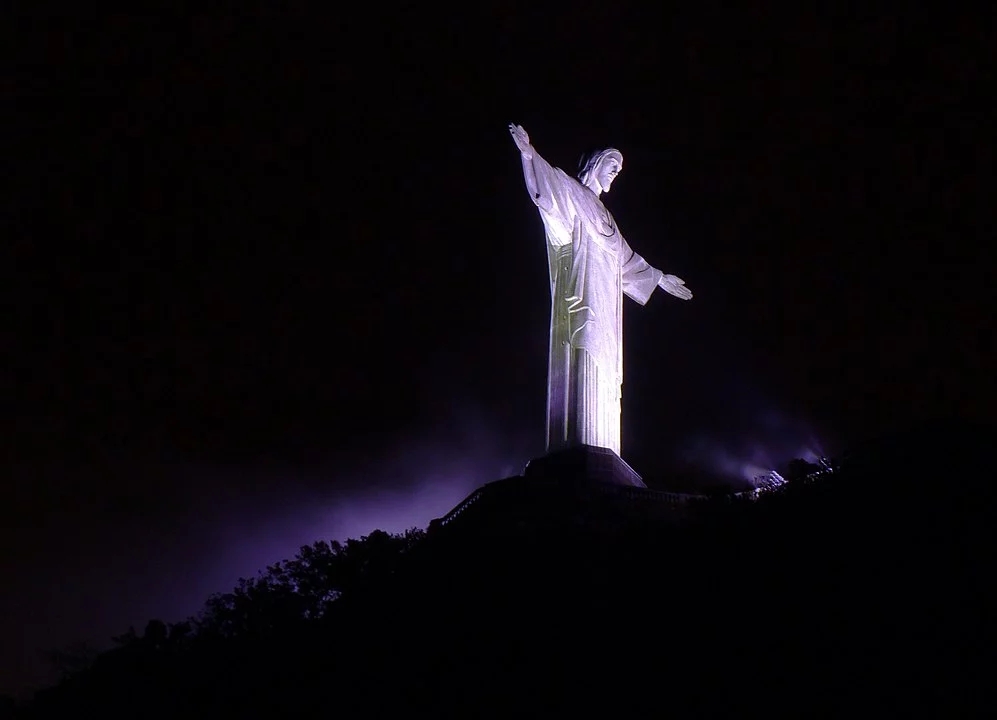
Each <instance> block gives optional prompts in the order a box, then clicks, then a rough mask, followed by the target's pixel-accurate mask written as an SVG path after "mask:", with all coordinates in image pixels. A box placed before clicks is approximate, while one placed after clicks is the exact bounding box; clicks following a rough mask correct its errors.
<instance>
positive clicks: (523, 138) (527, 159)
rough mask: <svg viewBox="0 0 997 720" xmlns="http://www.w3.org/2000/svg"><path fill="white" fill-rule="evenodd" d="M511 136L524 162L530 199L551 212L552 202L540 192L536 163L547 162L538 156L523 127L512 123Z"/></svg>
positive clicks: (524, 175) (510, 127)
mask: <svg viewBox="0 0 997 720" xmlns="http://www.w3.org/2000/svg"><path fill="white" fill-rule="evenodd" d="M509 134H510V135H512V140H513V142H514V143H516V147H518V148H519V154H520V157H521V158H522V160H523V178H524V179H525V180H526V190H527V191H528V192H529V193H530V198H531V199H532V200H533V202H534V203H536V204H537V205H539V206H540V207H542V208H544V209H545V210H550V209H551V207H552V206H553V203H552V200H551V198H549V197H547V196H546V195H545V194H543V193H541V192H540V183H539V182H538V181H537V171H536V167H535V163H537V162H540V163H543V164H546V161H545V160H544V159H543V158H542V157H540V155H539V154H537V151H536V149H535V148H534V147H533V146H532V145H531V144H530V136H529V135H528V134H527V133H526V130H525V129H523V126H522V125H516V124H515V123H510V124H509Z"/></svg>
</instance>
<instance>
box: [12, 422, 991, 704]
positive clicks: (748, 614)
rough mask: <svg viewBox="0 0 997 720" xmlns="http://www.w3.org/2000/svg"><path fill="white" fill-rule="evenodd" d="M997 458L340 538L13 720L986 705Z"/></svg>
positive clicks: (852, 458) (143, 642) (858, 469)
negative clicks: (667, 504)
mask: <svg viewBox="0 0 997 720" xmlns="http://www.w3.org/2000/svg"><path fill="white" fill-rule="evenodd" d="M994 437H995V436H994V434H993V432H992V431H991V430H989V429H986V431H985V430H984V429H983V428H979V427H968V426H964V425H958V424H953V423H946V424H936V425H933V426H931V427H926V428H922V429H920V430H918V431H916V432H909V433H906V434H903V435H897V436H893V437H888V438H883V439H880V440H877V441H875V442H870V443H868V444H867V445H864V446H861V447H858V448H855V449H854V450H853V451H852V452H850V453H848V454H847V455H845V456H843V457H842V458H841V459H840V463H839V465H838V467H837V468H836V469H835V471H834V472H825V473H822V474H817V475H801V476H799V477H795V478H792V479H791V481H790V482H789V483H787V484H786V485H784V486H782V487H781V488H778V489H777V490H774V491H772V492H769V493H766V494H762V495H759V496H757V497H745V496H721V495H713V496H711V497H710V498H709V499H704V500H700V501H696V502H693V503H690V504H689V505H688V507H686V509H685V511H684V512H683V513H682V514H681V517H678V516H676V520H675V522H667V521H661V520H660V519H658V520H654V519H651V518H650V517H649V516H648V515H647V514H646V513H643V512H642V511H639V510H628V509H627V507H628V506H626V505H625V504H616V505H613V504H612V503H608V504H607V503H604V502H600V501H598V500H592V501H590V502H588V503H587V504H586V503H585V502H574V501H573V502H568V503H564V504H563V505H560V506H559V505H557V504H556V503H555V504H548V505H543V506H542V509H541V510H537V511H536V512H533V513H525V514H519V515H515V514H514V513H510V514H505V515H503V513H502V512H496V513H493V514H492V515H491V516H489V517H490V519H489V520H488V521H487V522H485V521H484V520H481V521H478V520H475V518H474V517H472V516H471V515H468V519H467V522H463V523H457V522H454V523H450V524H448V525H447V526H445V527H440V526H439V525H437V526H434V527H433V528H431V529H430V530H429V531H428V532H423V531H420V530H412V531H409V532H407V533H404V534H400V535H389V534H386V533H383V532H374V533H371V534H370V535H369V536H366V537H364V538H362V539H359V540H350V541H347V542H345V543H342V544H340V543H327V542H324V541H320V542H316V543H314V544H313V545H311V546H307V547H304V548H302V549H301V551H300V552H299V553H298V555H297V556H295V558H293V559H291V560H288V561H285V562H282V563H278V564H276V565H274V566H271V567H269V568H267V570H266V571H264V572H263V573H261V574H260V575H259V576H258V577H256V578H251V579H247V580H244V581H242V582H241V583H240V584H239V586H238V587H237V588H235V589H234V590H233V591H232V592H229V593H224V594H219V595H216V596H213V597H212V598H210V599H209V600H208V602H207V603H206V605H205V608H204V611H203V612H202V613H201V615H200V616H198V617H197V618H192V619H190V620H189V621H185V622H181V623H176V624H166V623H164V622H161V621H159V620H153V621H150V622H149V623H148V625H147V627H146V628H144V630H143V631H142V632H141V633H136V632H129V633H126V634H125V635H123V636H121V637H118V638H116V639H115V641H116V647H115V648H114V649H112V650H110V651H107V652H104V653H101V654H100V655H98V656H97V657H96V658H95V659H91V660H89V661H87V662H86V663H83V665H84V667H76V668H73V667H69V666H68V664H67V667H66V676H65V677H64V679H63V680H62V681H61V682H60V683H59V684H57V685H56V686H54V687H52V688H48V689H46V690H43V691H40V692H39V693H38V694H37V695H36V697H35V699H34V701H33V702H32V703H31V704H30V706H28V707H25V708H20V709H16V710H15V709H14V708H12V707H7V708H6V710H4V709H3V706H0V716H2V714H3V713H6V715H7V716H11V717H32V718H50V717H51V718H54V717H70V716H72V715H78V714H81V713H83V714H89V713H93V714H94V715H95V716H97V715H98V714H103V715H108V714H115V715H116V714H122V716H124V715H125V714H128V715H129V716H133V717H144V718H160V717H162V718H166V717H216V716H219V715H221V716H236V715H238V716H241V717H254V718H256V717H259V718H269V717H306V718H310V717H316V718H318V717H333V716H339V717H343V716H346V717H353V716H363V717H377V716H381V715H384V714H387V713H396V712H399V711H403V712H409V713H416V712H417V713H432V714H433V715H435V716H446V717H469V716H473V717H500V716H501V717H508V716H509V715H510V714H516V715H530V716H532V715H550V714H557V715H567V714H569V713H576V712H586V713H592V712H607V711H608V712H612V713H614V714H616V715H620V716H630V715H636V714H637V713H640V714H644V713H647V712H655V713H666V712H683V713H690V712H710V713H728V712H729V713H738V714H740V713H743V712H745V711H746V710H748V709H752V708H757V709H768V710H784V711H789V712H795V713H800V714H806V715H810V714H814V713H817V714H845V713H847V714H852V713H855V712H875V711H877V710H878V711H897V710H914V709H918V710H925V709H928V708H938V709H946V710H950V711H951V710H959V709H979V708H981V707H982V706H983V705H985V704H986V703H987V702H988V701H989V698H988V696H987V690H986V688H987V687H988V685H989V676H990V667H992V665H990V664H988V658H989V656H990V643H989V640H988V639H987V632H988V629H989V627H990V625H991V624H992V620H991V619H990V618H992V608H993V607H994V604H993V601H994V597H993V593H992V591H991V590H990V581H989V579H988V576H989V575H990V573H991V571H992V567H993V551H992V549H991V545H992V540H991V535H992V529H991V528H992V523H991V520H992V515H993V512H992V509H991V505H990V504H989V501H988V495H989V484H990V482H991V481H990V476H991V475H992V471H990V470H989V466H990V464H991V462H992V461H991V459H990V457H989V455H990V453H991V448H992V447H993V441H994ZM632 507H634V508H636V507H640V503H635V504H634V505H633V506H632ZM503 517H505V518H506V519H507V520H508V522H503Z"/></svg>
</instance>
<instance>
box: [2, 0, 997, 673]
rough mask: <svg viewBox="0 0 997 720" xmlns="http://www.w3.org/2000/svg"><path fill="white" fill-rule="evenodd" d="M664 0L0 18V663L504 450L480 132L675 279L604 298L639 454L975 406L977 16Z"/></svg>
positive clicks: (984, 237)
mask: <svg viewBox="0 0 997 720" xmlns="http://www.w3.org/2000/svg"><path fill="white" fill-rule="evenodd" d="M361 5H363V4H361ZM695 5H696V7H697V8H699V9H697V10H695V11H686V12H683V13H676V14H673V15H664V14H662V15H659V14H657V11H648V14H642V13H640V12H636V11H633V10H630V9H628V7H627V3H620V2H612V3H602V4H597V5H590V6H589V5H579V6H572V5H563V4H562V7H563V9H564V14H556V13H554V12H547V11H541V10H537V9H536V8H535V7H534V6H532V5H530V4H525V5H523V6H522V7H521V8H518V9H513V6H512V5H511V4H506V3H503V4H501V7H502V9H501V10H499V9H495V8H491V9H480V10H475V11H470V10H468V11H466V12H463V13H456V14H449V15H448V14H442V13H441V12H439V11H436V10H433V9H431V8H430V7H428V6H427V5H426V4H413V5H410V6H409V7H408V9H406V10H401V9H398V8H391V7H388V6H385V5H382V4H378V3H371V4H369V7H370V9H369V10H363V9H358V8H357V7H355V6H354V7H351V9H350V10H349V12H348V14H339V13H337V12H336V11H333V10H331V9H324V10H315V9H310V8H307V7H306V6H305V5H304V4H300V3H254V4H242V3H240V4H237V5H236V4H234V5H233V6H232V9H233V12H232V13H231V14H227V15H218V16H214V17H208V16H201V17H189V16H181V15H159V14H148V15H134V16H113V17H106V18H97V17H92V16H86V17H85V16H79V17H70V16H68V15H60V16H58V17H56V16H52V17H47V18H43V17H40V16H32V17H27V16H26V15H25V16H24V17H20V18H13V19H12V20H13V22H14V23H16V27H18V28H19V30H20V36H19V39H18V42H17V43H16V44H15V45H14V46H13V50H14V58H13V61H11V62H10V63H9V68H11V69H12V72H8V73H7V74H6V77H5V79H4V95H5V96H6V97H7V98H8V104H7V107H6V110H7V112H5V121H6V122H5V124H6V125H7V127H6V130H5V132H4V133H3V135H4V147H5V151H4V156H5V158H6V159H7V163H6V166H7V172H6V173H5V174H6V175H7V179H8V183H10V181H13V187H11V186H10V185H9V184H8V188H9V189H8V191H7V193H6V194H5V199H4V203H3V206H4V216H3V222H4V226H3V243H2V247H3V257H2V258H0V260H2V264H0V267H3V269H4V270H5V271H6V272H5V273H4V278H5V280H4V283H3V285H4V291H5V292H4V295H5V299H4V300H3V318H4V323H3V327H4V328H5V330H4V338H5V340H6V342H5V343H4V345H5V348H6V349H5V352H4V359H5V361H6V362H5V363H4V365H5V366H6V369H5V372H4V381H3V388H4V390H3V393H4V403H3V407H4V416H5V417H4V421H5V424H4V432H3V439H4V442H3V443H2V448H3V457H4V461H5V463H4V474H3V476H2V482H3V486H2V493H3V494H2V498H0V571H2V578H3V580H2V587H3V589H2V592H0V648H2V652H0V692H13V691H16V690H18V689H20V688H22V687H24V686H25V683H26V682H28V681H29V680H30V679H36V678H38V677H40V675H39V673H41V672H42V671H43V670H44V665H43V664H41V663H40V662H39V659H38V658H39V655H40V650H42V649H44V648H51V647H61V646H65V645H67V644H69V643H71V642H73V641H76V640H89V641H92V642H97V643H98V644H99V643H104V642H105V641H106V640H107V638H108V637H109V636H110V635H112V634H119V633H121V632H123V631H124V630H126V629H127V627H128V625H130V624H133V625H136V626H137V627H138V628H139V629H141V627H142V626H144V623H145V621H146V620H148V619H149V618H150V617H153V616H156V617H160V618H162V619H164V620H167V621H173V620H180V619H182V618H183V617H185V616H186V615H189V614H191V613H193V612H195V611H196V610H197V609H198V608H199V606H200V604H201V602H202V601H203V600H204V599H205V598H206V597H207V595H208V594H209V593H211V592H215V591H225V590H228V589H230V588H231V587H232V586H233V585H234V583H235V581H236V580H237V579H238V578H239V577H240V576H249V575H252V574H254V573H255V572H256V571H257V570H258V569H260V568H262V567H263V566H264V565H265V564H266V563H268V562H273V561H276V560H280V559H282V558H286V557H290V556H292V555H293V554H294V552H295V551H296V549H297V548H298V547H299V546H300V545H302V544H305V543H310V542H312V541H314V540H317V539H320V538H339V539H342V538H345V537H357V536H359V535H361V534H366V533H368V532H369V531H370V530H372V529H374V528H376V527H381V528H384V529H387V530H392V531H399V530H402V529H404V528H406V527H411V526H419V527H425V526H426V525H427V523H428V521H429V520H430V519H431V518H432V517H436V516H439V515H442V514H443V513H445V512H446V511H447V510H448V509H449V508H450V507H451V506H452V505H454V504H455V503H456V502H458V501H459V500H460V499H461V498H462V497H463V496H464V495H465V494H467V493H468V492H470V491H471V490H472V489H473V488H475V487H477V486H478V485H480V484H482V483H484V482H487V481H490V480H495V479H499V478H501V477H504V476H508V475H511V474H515V473H518V472H519V471H520V470H521V469H522V467H523V466H524V464H525V463H526V462H527V461H528V460H529V459H530V458H531V457H535V456H537V455H539V454H541V453H542V452H543V434H544V425H543V421H544V393H545V384H546V362H547V332H548V324H549V315H548V313H549V302H550V296H549V285H548V278H547V265H546V263H547V260H546V251H545V246H544V238H543V226H542V224H541V221H540V217H539V215H538V213H537V211H536V208H535V207H534V206H533V204H532V203H531V202H530V200H529V198H528V196H527V194H526V191H525V188H524V183H523V179H522V172H521V166H520V162H519V157H518V153H517V150H516V148H515V146H514V145H513V143H512V140H511V139H510V137H509V134H508V131H507V129H506V127H507V125H508V123H510V122H516V123H520V124H522V125H523V126H524V127H525V128H526V129H527V131H528V132H529V133H530V136H531V140H532V141H533V144H534V146H535V147H536V148H537V150H538V151H539V152H540V154H542V155H543V156H544V157H545V158H546V159H547V160H548V161H550V162H551V163H552V164H554V165H556V166H560V167H562V168H564V169H565V170H568V171H570V172H572V173H573V172H574V170H575V168H576V164H577V161H578V158H579V155H580V154H581V153H582V152H583V151H585V150H587V149H591V148H596V147H602V146H606V145H613V146H615V147H618V148H620V149H621V150H622V152H623V154H624V157H625V167H624V170H623V172H622V174H621V175H620V177H619V178H618V179H617V181H616V182H615V183H614V185H613V188H612V192H611V193H610V194H609V195H608V196H605V197H604V200H605V202H606V205H607V206H608V207H609V208H610V209H611V210H612V212H613V213H614V215H615V217H616V219H617V221H618V222H619V224H620V228H621V230H622V232H623V234H624V236H625V237H626V238H627V239H628V241H629V242H630V244H631V245H632V246H633V247H634V249H635V250H637V251H638V252H639V253H641V254H642V255H643V256H644V257H645V258H646V259H647V260H648V261H649V262H650V263H651V264H652V265H655V266H657V267H660V268H661V269H662V270H664V271H665V272H668V273H673V274H675V275H678V276H680V277H682V278H683V279H685V281H686V282H687V284H688V286H689V287H690V288H691V289H692V290H693V292H694V293H695V298H694V300H692V301H691V302H688V303H683V302H680V301H678V300H676V299H674V298H672V297H670V296H668V295H666V294H665V293H662V292H658V293H655V295H654V296H653V297H652V299H651V300H650V302H649V303H648V304H647V306H645V307H643V308H642V307H640V306H638V305H636V304H635V303H632V302H630V301H627V306H626V310H625V321H624V322H625V332H624V335H625V341H624V342H625V381H624V382H625V386H624V405H623V455H624V457H625V458H626V459H627V460H628V461H629V462H630V463H631V464H632V465H633V466H634V467H635V469H637V470H638V472H641V473H642V474H643V475H644V476H645V477H646V478H647V479H648V482H649V483H652V484H653V483H655V482H657V483H658V484H659V485H661V484H662V483H665V484H667V479H668V477H669V474H670V473H679V472H680V471H687V470H690V469H693V470H697V469H698V470H703V471H709V472H716V473H721V472H722V473H727V474H728V475H730V477H731V480H732V481H734V480H736V479H737V476H738V474H739V473H741V472H742V471H743V468H745V467H748V466H754V465H759V466H764V467H771V466H774V465H775V464H776V463H779V462H782V461H785V460H787V459H790V458H792V457H797V456H800V455H801V454H804V453H808V452H814V453H818V454H820V453H827V454H833V453H837V452H841V451H842V450H843V449H846V448H847V447H848V446H849V445H850V444H852V443H855V442H857V441H860V440H863V439H866V438H869V437H875V436H877V435H879V434H882V433H886V432H891V431H894V430H898V429H902V428H904V427H907V426H909V425H911V424H914V423H917V422H919V421H921V420H926V419H930V418H937V417H960V418H968V419H974V418H975V419H980V418H984V417H986V415H987V413H988V412H989V411H990V410H991V409H992V408H993V407H994V406H995V405H997V389H995V385H997V383H995V379H994V368H995V367H997V353H995V349H994V340H993V337H994V328H993V310H994V308H995V307H997V298H995V294H994V291H993V272H992V270H993V262H992V255H993V250H992V245H993V242H994V236H995V233H994V230H995V225H994V222H993V214H992V205H993V202H994V200H993V198H994V193H995V182H994V180H995V178H994V160H995V158H994V152H993V145H992V143H991V142H990V141H989V140H988V139H986V140H985V139H984V138H985V137H986V135H985V131H988V130H989V128H991V127H992V126H993V124H994V123H995V122H997V119H995V117H994V115H993V114H992V111H990V110H988V109H987V108H988V105H989V102H988V101H989V99H990V98H989V97H988V96H989V95H991V94H992V90H993V87H994V82H995V78H994V75H993V73H992V68H991V65H989V64H984V63H983V59H984V58H985V57H987V55H988V54H992V52H993V48H994V47H997V33H995V32H994V30H993V27H994V26H993V24H992V23H988V22H986V20H987V19H986V18H977V17H971V16H968V15H967V16H966V17H954V16H937V15H929V14H928V13H925V14H924V16H923V17H916V16H911V15H904V16H892V15H885V14H877V13H875V12H872V11H868V10H863V11H862V13H861V14H854V13H842V14H839V15H816V14H805V13H802V14H797V15H793V16H774V15H771V14H769V13H768V12H756V13H749V14H737V13H731V12H729V11H725V12H723V13H720V12H713V11H711V10H710V9H709V8H708V7H707V5H705V4H700V3H697V4H695ZM316 6H318V4H316ZM263 7H268V8H269V9H267V10H262V9H261V8H263ZM330 7H331V6H330ZM344 7H345V6H344ZM648 7H653V4H649V5H648ZM772 7H775V6H772ZM344 12H345V11H344ZM365 12H366V13H368V14H366V15H364V14H363V13H365Z"/></svg>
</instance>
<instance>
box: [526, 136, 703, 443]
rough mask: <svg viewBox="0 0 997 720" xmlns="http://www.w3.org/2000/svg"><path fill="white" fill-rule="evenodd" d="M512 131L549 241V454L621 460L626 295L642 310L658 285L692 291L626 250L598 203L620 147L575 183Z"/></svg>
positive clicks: (597, 159)
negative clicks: (608, 453)
mask: <svg viewBox="0 0 997 720" xmlns="http://www.w3.org/2000/svg"><path fill="white" fill-rule="evenodd" d="M509 132H510V133H511V134H512V139H513V140H514V141H515V143H516V147H518V148H519V152H520V154H521V155H522V160H523V176H524V177H525V179H526V189H527V190H528V191H529V193H530V198H531V199H532V200H533V203H534V204H535V205H536V206H537V208H538V209H539V210H540V216H541V217H542V218H543V223H544V228H545V230H546V235H547V258H548V261H549V266H550V294H551V319H550V357H549V359H548V366H547V367H548V370H547V452H548V453H552V452H556V451H558V450H564V449H568V448H572V447H576V446H580V445H591V446H596V447H602V448H608V449H609V450H612V451H613V452H614V453H616V455H617V456H619V454H620V397H621V391H622V386H623V295H624V294H626V295H627V296H629V297H630V298H632V299H633V300H636V301H637V302H639V303H640V304H641V305H644V304H645V303H646V302H647V300H648V298H650V297H651V293H653V292H654V289H655V288H659V287H660V288H661V289H662V290H664V291H665V292H667V293H670V294H672V295H674V296H675V297H677V298H681V299H683V300H689V299H690V298H691V297H692V293H691V292H690V291H689V289H688V288H687V287H686V286H685V283H684V281H683V280H681V279H680V278H677V277H675V276H674V275H665V274H664V273H662V272H661V271H660V270H658V269H656V268H653V267H651V266H650V265H649V264H648V263H647V261H646V260H644V258H642V257H641V256H640V255H638V254H637V253H635V252H634V251H633V250H632V249H631V248H630V246H629V245H628V244H627V241H626V240H624V239H623V236H622V235H621V234H620V231H619V228H617V227H616V222H615V221H614V220H613V216H612V215H611V214H610V212H609V211H608V210H607V209H606V206H605V205H603V204H602V201H601V200H600V199H599V196H600V195H601V194H602V193H604V192H609V187H610V185H612V183H613V180H614V179H615V178H616V176H617V174H619V172H620V170H622V169H623V155H622V154H621V153H620V151H619V150H616V149H614V148H607V149H605V150H601V151H599V152H596V153H593V154H592V155H591V156H589V157H588V159H587V160H586V161H585V162H584V163H583V166H582V169H581V172H580V173H579V175H578V178H577V179H575V178H573V177H571V176H570V175H568V174H567V173H565V172H564V171H563V170H561V169H559V168H555V167H552V166H551V165H550V164H549V163H548V162H547V161H546V160H544V159H543V158H542V157H540V155H538V154H537V151H536V150H535V149H534V148H533V146H532V145H531V144H530V137H529V135H527V134H526V130H524V129H523V128H522V126H520V125H510V126H509Z"/></svg>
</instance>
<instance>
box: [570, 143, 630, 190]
mask: <svg viewBox="0 0 997 720" xmlns="http://www.w3.org/2000/svg"><path fill="white" fill-rule="evenodd" d="M622 169H623V153H621V152H620V151H619V150H617V149H616V148H605V149H604V150H597V151H595V152H594V153H590V154H589V155H588V156H586V157H585V158H583V159H582V163H581V170H580V171H579V172H578V180H579V182H581V184H582V185H584V186H585V187H587V188H589V189H591V190H592V192H594V193H595V194H596V195H598V194H599V193H603V192H609V186H610V185H612V184H613V180H615V179H616V176H617V175H619V173H620V170H622Z"/></svg>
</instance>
